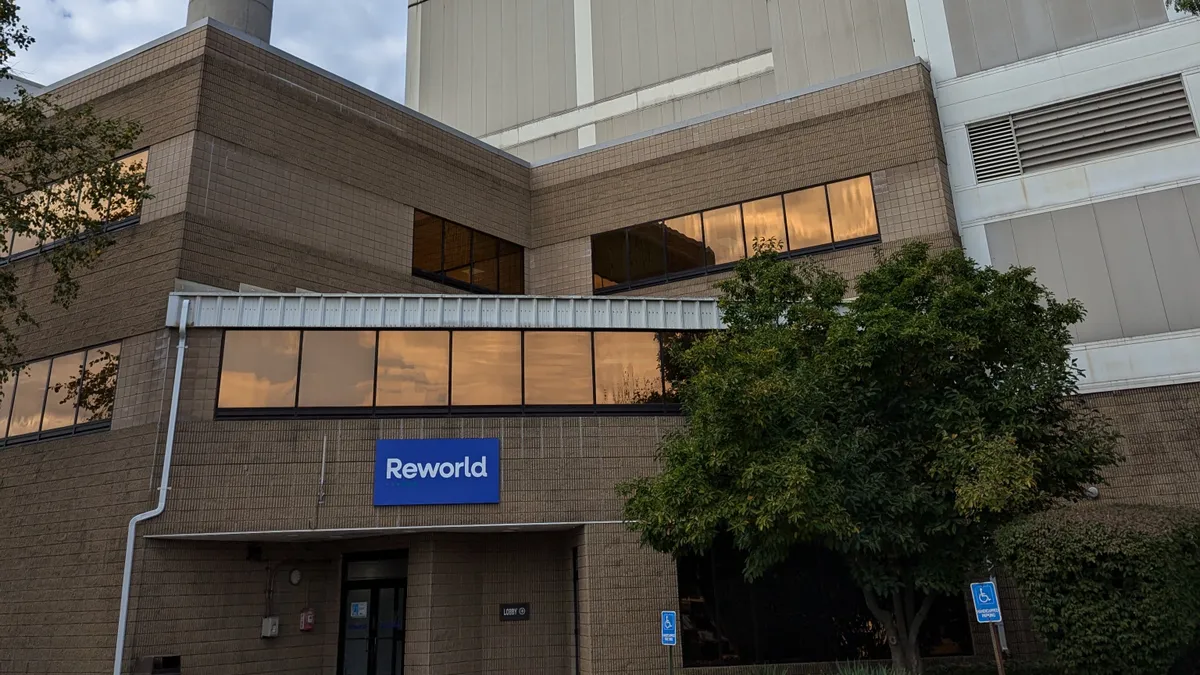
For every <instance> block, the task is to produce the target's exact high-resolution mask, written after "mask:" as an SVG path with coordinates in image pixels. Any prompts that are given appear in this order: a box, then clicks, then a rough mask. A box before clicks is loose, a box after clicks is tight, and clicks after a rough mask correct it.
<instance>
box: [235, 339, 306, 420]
mask: <svg viewBox="0 0 1200 675" xmlns="http://www.w3.org/2000/svg"><path fill="white" fill-rule="evenodd" d="M299 357H300V332H299V331H294V330H279V331H271V330H253V331H229V332H227V333H225V351H224V354H223V355H222V357H221V387H220V389H221V393H220V396H219V397H218V400H217V406H218V407H220V408H290V407H292V406H294V405H296V373H297V371H298V365H299Z"/></svg>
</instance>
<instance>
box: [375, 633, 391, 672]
mask: <svg viewBox="0 0 1200 675" xmlns="http://www.w3.org/2000/svg"><path fill="white" fill-rule="evenodd" d="M375 645H376V646H375V675H395V672H396V671H395V664H396V641H395V640H391V639H388V638H379V641H378V642H376V643H375Z"/></svg>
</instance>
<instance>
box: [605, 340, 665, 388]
mask: <svg viewBox="0 0 1200 675" xmlns="http://www.w3.org/2000/svg"><path fill="white" fill-rule="evenodd" d="M595 341H596V403H599V404H602V405H607V404H625V405H631V404H638V403H652V402H655V401H659V400H662V371H661V370H660V368H659V365H658V340H657V339H656V336H655V334H654V333H601V332H597V333H596V337H595Z"/></svg>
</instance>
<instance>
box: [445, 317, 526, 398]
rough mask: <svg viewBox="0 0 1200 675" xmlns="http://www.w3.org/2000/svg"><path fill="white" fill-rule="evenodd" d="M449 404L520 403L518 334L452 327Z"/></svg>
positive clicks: (519, 348) (519, 340)
mask: <svg viewBox="0 0 1200 675" xmlns="http://www.w3.org/2000/svg"><path fill="white" fill-rule="evenodd" d="M452 342H453V351H452V357H451V359H452V360H451V364H452V365H451V369H450V371H451V372H452V373H453V381H452V384H451V389H452V391H453V393H452V395H451V396H452V398H451V404H452V405H521V334H520V333H519V332H516V331H455V332H454V336H453V341H452Z"/></svg>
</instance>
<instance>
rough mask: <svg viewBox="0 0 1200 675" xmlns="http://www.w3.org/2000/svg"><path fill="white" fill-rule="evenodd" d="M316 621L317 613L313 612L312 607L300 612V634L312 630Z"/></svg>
mask: <svg viewBox="0 0 1200 675" xmlns="http://www.w3.org/2000/svg"><path fill="white" fill-rule="evenodd" d="M316 620H317V613H316V612H314V611H313V609H312V607H309V608H308V609H305V610H304V611H303V612H300V631H301V632H302V633H307V632H308V631H310V630H312V629H313V624H314V623H316Z"/></svg>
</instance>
